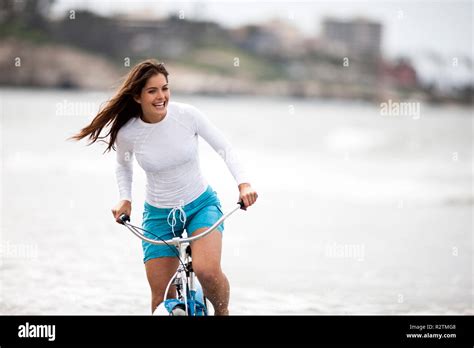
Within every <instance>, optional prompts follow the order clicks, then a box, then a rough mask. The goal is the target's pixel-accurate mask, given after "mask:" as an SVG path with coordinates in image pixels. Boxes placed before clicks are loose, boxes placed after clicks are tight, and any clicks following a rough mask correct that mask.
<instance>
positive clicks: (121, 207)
mask: <svg viewBox="0 0 474 348" xmlns="http://www.w3.org/2000/svg"><path fill="white" fill-rule="evenodd" d="M131 213H132V202H130V201H127V200H123V201H120V202H118V203H117V205H116V206H115V207H113V208H112V215H113V216H114V218H115V221H116V222H117V223H119V224H121V223H122V221H120V219H119V218H120V215H122V214H127V215H128V216H130V214H131Z"/></svg>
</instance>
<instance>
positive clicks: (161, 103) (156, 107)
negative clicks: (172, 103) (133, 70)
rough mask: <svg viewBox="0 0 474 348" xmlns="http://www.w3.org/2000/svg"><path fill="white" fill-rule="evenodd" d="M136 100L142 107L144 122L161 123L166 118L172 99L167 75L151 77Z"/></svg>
mask: <svg viewBox="0 0 474 348" xmlns="http://www.w3.org/2000/svg"><path fill="white" fill-rule="evenodd" d="M134 99H135V101H136V102H137V103H139V104H140V105H141V107H142V113H143V119H144V121H146V122H150V123H154V122H159V121H161V120H162V119H163V118H164V117H165V116H166V112H167V108H168V102H169V99H170V90H169V87H168V81H166V77H165V75H163V74H156V75H153V76H152V77H150V78H149V79H148V81H147V82H146V84H145V87H143V88H142V91H141V93H140V95H139V96H137V97H135V98H134Z"/></svg>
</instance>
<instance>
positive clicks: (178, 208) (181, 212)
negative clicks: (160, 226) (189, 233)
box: [166, 201, 186, 237]
mask: <svg viewBox="0 0 474 348" xmlns="http://www.w3.org/2000/svg"><path fill="white" fill-rule="evenodd" d="M183 203H184V202H183V201H181V202H179V205H178V206H176V207H174V208H173V209H171V211H170V213H169V214H168V218H167V219H166V221H168V225H170V226H171V231H172V232H173V235H174V236H175V237H177V236H176V234H175V233H174V227H175V226H176V223H177V221H176V212H177V211H178V212H179V220H180V221H181V222H182V223H183V226H184V225H185V224H186V213H185V212H184V209H183ZM170 218H171V222H170Z"/></svg>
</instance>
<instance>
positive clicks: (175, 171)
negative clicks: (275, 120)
mask: <svg viewBox="0 0 474 348" xmlns="http://www.w3.org/2000/svg"><path fill="white" fill-rule="evenodd" d="M198 136H201V137H202V138H203V139H204V140H206V141H207V142H208V143H209V145H211V146H212V147H213V148H214V150H215V151H216V152H217V153H218V154H219V155H221V157H222V158H223V159H224V161H225V163H226V164H227V167H228V168H229V170H230V172H231V173H232V175H233V177H234V179H235V181H236V182H237V184H241V183H245V182H248V178H247V176H246V173H245V170H244V168H243V166H242V165H241V163H240V161H239V160H238V158H237V155H236V153H235V151H234V150H233V148H232V146H231V144H230V143H229V141H228V140H227V139H226V138H225V137H224V135H223V134H222V133H221V132H220V131H219V130H218V129H217V128H216V127H215V126H214V125H213V124H212V123H211V122H210V121H209V120H208V119H207V117H206V116H205V115H204V114H203V113H202V112H200V111H199V110H198V109H197V108H195V107H194V106H191V105H188V104H184V103H176V102H170V103H169V104H168V109H167V113H166V116H165V118H164V119H163V120H161V121H160V122H157V123H146V122H144V121H143V120H142V119H141V118H140V117H133V118H131V119H130V120H129V121H128V122H127V123H126V124H125V125H124V126H123V127H122V128H121V129H120V130H119V132H118V134H117V138H116V141H115V146H116V149H117V166H116V177H117V183H118V188H119V193H120V199H121V200H124V199H126V200H129V201H132V178H133V157H136V159H137V162H138V164H139V165H140V167H141V168H143V170H144V171H145V173H146V177H147V186H146V198H145V200H146V202H147V203H148V204H151V205H153V206H155V207H158V208H172V207H176V206H181V205H185V204H188V203H190V202H192V201H193V200H194V199H196V198H197V197H199V196H200V195H201V194H202V193H204V191H206V189H207V186H208V183H207V181H206V179H205V178H204V177H203V175H202V174H201V169H200V165H199V151H198Z"/></svg>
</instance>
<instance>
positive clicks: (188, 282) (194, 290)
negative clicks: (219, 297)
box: [120, 202, 245, 316]
mask: <svg viewBox="0 0 474 348" xmlns="http://www.w3.org/2000/svg"><path fill="white" fill-rule="evenodd" d="M239 209H243V210H245V208H244V205H243V203H242V202H239V203H237V206H236V207H235V208H234V209H231V210H230V211H229V212H227V213H226V214H224V215H222V216H221V218H220V219H219V220H217V221H216V222H215V223H214V224H213V225H212V226H211V227H209V228H208V229H207V230H205V231H204V232H202V233H200V234H199V235H197V236H194V237H186V238H181V237H175V238H172V239H169V240H156V239H150V238H148V237H145V236H144V235H143V234H142V233H140V232H139V231H138V229H139V228H138V227H136V226H134V225H131V224H130V223H129V221H130V217H129V216H127V215H125V214H122V215H121V216H120V220H121V221H122V224H123V225H124V226H125V227H127V228H128V229H129V230H130V232H132V233H133V234H134V235H135V236H137V237H138V238H140V239H141V240H143V241H145V242H148V243H151V244H156V245H173V246H175V247H177V248H178V253H179V259H180V260H182V261H183V262H182V263H181V262H180V264H179V266H178V269H177V270H176V273H175V274H174V275H173V276H172V277H171V280H170V281H169V283H168V285H167V287H166V290H165V294H164V299H165V300H164V303H165V306H166V305H167V304H169V307H170V308H168V307H167V308H166V309H167V310H168V312H169V313H171V311H172V310H173V308H175V306H176V305H178V304H181V303H182V304H184V306H185V309H184V310H185V313H186V315H190V316H195V315H200V314H198V311H199V310H200V309H201V310H202V312H203V313H202V314H201V315H207V314H208V313H207V306H206V303H205V302H206V299H205V297H204V296H203V302H204V303H201V302H200V301H199V300H198V299H197V298H196V295H198V292H199V290H202V289H200V286H199V281H198V279H197V277H196V275H195V274H194V271H193V269H192V257H191V253H190V252H188V250H191V249H190V248H189V249H188V247H190V244H191V242H193V241H196V240H198V239H201V238H204V237H205V236H207V235H208V234H209V233H211V232H212V231H213V230H214V229H215V228H217V226H219V225H220V224H221V223H222V222H223V221H224V220H225V219H227V218H228V217H229V216H230V215H232V214H233V213H235V212H236V211H237V210H239ZM171 285H175V286H176V295H177V298H178V299H177V301H176V300H175V301H174V302H173V301H169V302H168V303H167V301H168V300H167V297H168V292H169V289H170V287H171Z"/></svg>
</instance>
